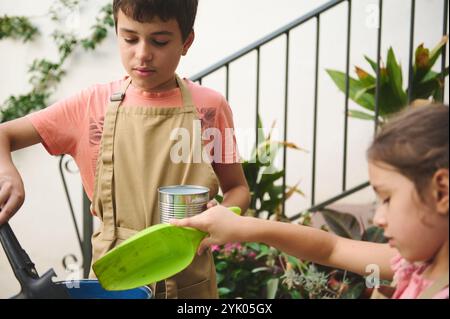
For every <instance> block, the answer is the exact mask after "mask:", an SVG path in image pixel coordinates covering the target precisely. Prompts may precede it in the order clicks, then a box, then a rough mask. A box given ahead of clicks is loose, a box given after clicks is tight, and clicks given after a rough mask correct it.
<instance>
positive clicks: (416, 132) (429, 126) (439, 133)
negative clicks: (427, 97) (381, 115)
mask: <svg viewBox="0 0 450 319" xmlns="http://www.w3.org/2000/svg"><path fill="white" fill-rule="evenodd" d="M448 120H449V109H448V106H446V105H428V106H421V107H417V108H412V107H410V108H408V110H407V111H405V112H403V113H401V114H400V115H399V116H397V117H396V118H395V119H392V120H391V121H389V122H388V123H387V124H386V125H385V126H384V127H383V128H382V129H381V131H380V133H379V134H378V136H377V137H376V138H375V140H374V142H373V143H372V145H371V147H370V148H369V150H368V152H367V156H368V159H369V161H371V162H375V163H376V162H383V163H386V164H388V165H390V166H392V167H394V168H395V169H396V170H397V171H398V172H399V173H401V174H402V175H404V176H406V177H407V178H408V179H410V180H411V181H412V182H413V183H414V185H415V188H416V190H417V192H418V194H419V196H420V198H421V199H422V200H423V201H426V196H424V194H426V189H427V187H428V186H429V182H430V181H431V178H432V177H433V175H434V173H436V171H437V170H439V169H442V168H446V169H448V162H449V160H448V152H449V148H448V144H449V143H448V139H449V135H448V134H449V133H448V129H449V127H448Z"/></svg>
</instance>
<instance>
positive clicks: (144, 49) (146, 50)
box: [136, 43, 153, 62]
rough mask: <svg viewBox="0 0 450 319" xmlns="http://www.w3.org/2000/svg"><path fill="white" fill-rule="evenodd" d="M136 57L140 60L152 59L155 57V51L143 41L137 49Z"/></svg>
mask: <svg viewBox="0 0 450 319" xmlns="http://www.w3.org/2000/svg"><path fill="white" fill-rule="evenodd" d="M136 57H137V58H138V60H139V61H140V62H146V61H151V60H152V59H153V53H152V50H151V46H150V45H148V44H147V43H142V44H141V45H139V47H138V48H137V50H136Z"/></svg>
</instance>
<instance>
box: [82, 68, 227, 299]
mask: <svg viewBox="0 0 450 319" xmlns="http://www.w3.org/2000/svg"><path fill="white" fill-rule="evenodd" d="M176 78H177V83H178V86H179V87H180V90H181V94H182V97H183V107H181V108H180V107H170V108H153V107H126V108H124V107H122V108H121V107H120V105H121V104H122V101H123V99H124V97H125V93H126V91H127V89H128V87H129V85H130V84H131V79H128V80H127V81H126V82H125V83H124V86H123V87H122V91H121V92H119V93H117V94H114V95H113V96H112V97H111V103H110V105H109V107H108V110H107V113H106V116H105V124H104V128H103V136H102V143H101V148H100V152H99V156H98V162H97V169H96V178H95V188H94V197H93V202H92V205H93V209H94V211H95V213H96V214H97V216H98V217H99V218H100V219H101V221H102V224H101V227H100V229H99V231H97V232H96V233H95V234H94V235H93V237H92V246H93V257H92V259H93V261H92V262H95V261H96V260H98V259H99V258H100V257H101V256H103V255H104V254H105V253H106V252H108V251H109V250H111V249H112V248H114V247H115V246H117V245H118V244H120V243H121V242H123V241H124V240H126V239H127V238H129V237H130V236H132V235H134V234H135V233H136V232H138V231H140V230H143V229H145V228H147V227H149V226H152V225H155V224H158V223H159V222H160V220H159V218H160V217H159V206H158V188H159V187H161V186H170V185H199V186H205V187H208V188H209V189H210V197H211V198H214V196H215V195H216V194H217V192H218V182H217V177H216V175H215V173H214V170H213V168H212V166H211V164H209V163H206V162H203V161H201V163H194V161H193V158H194V157H193V150H195V149H198V147H200V150H201V147H202V146H201V144H202V143H201V139H200V137H201V136H200V137H199V136H198V134H201V132H198V131H200V130H199V129H198V130H195V129H194V128H195V127H196V126H195V125H194V120H198V116H197V113H196V108H195V106H194V104H193V100H192V96H191V93H190V92H189V89H188V88H187V86H186V84H185V83H184V81H182V80H181V79H180V78H179V77H178V76H177V77H176ZM175 128H184V129H187V130H188V132H189V133H190V137H191V141H190V146H191V152H190V155H189V156H190V160H189V161H188V163H183V162H181V163H180V164H176V163H174V162H172V161H171V158H170V151H171V148H172V146H173V145H174V144H175V143H177V141H171V140H170V136H171V132H172V130H173V129H175ZM195 134H197V135H195ZM198 144H200V145H198ZM197 162H198V161H197ZM112 266H113V265H112ZM90 276H91V277H93V276H95V275H94V274H93V272H92V271H91V275H90ZM215 277H216V272H215V267H214V263H213V259H212V255H211V253H210V252H208V253H206V254H203V255H202V256H200V257H199V256H197V257H196V258H195V259H194V261H193V262H192V264H191V265H190V266H189V267H188V268H187V269H185V270H184V271H182V272H180V273H179V274H177V275H175V276H174V277H172V278H170V279H167V280H166V281H165V282H163V283H158V284H156V283H153V284H152V286H151V287H152V288H153V292H155V290H156V298H164V297H165V298H180V299H188V298H199V299H207V298H217V297H218V294H217V286H216V278H215Z"/></svg>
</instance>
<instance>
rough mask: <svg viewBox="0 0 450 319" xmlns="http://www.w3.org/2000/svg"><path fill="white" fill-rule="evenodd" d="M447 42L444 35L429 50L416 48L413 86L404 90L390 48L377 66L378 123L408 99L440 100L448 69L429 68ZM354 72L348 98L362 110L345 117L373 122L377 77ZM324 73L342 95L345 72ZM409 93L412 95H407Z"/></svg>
mask: <svg viewBox="0 0 450 319" xmlns="http://www.w3.org/2000/svg"><path fill="white" fill-rule="evenodd" d="M447 41H448V37H447V36H445V37H444V38H443V39H442V40H441V42H440V43H439V44H438V45H437V46H436V47H435V48H434V49H433V50H431V51H430V50H429V49H427V48H425V47H424V45H423V44H421V45H420V46H419V47H418V48H417V49H416V51H415V60H414V65H413V78H412V85H411V87H410V88H407V89H404V88H403V82H404V80H403V75H402V74H403V73H402V66H401V65H400V63H399V62H398V61H397V58H396V56H395V53H394V50H393V49H392V48H390V49H389V51H388V54H387V59H386V65H382V66H381V67H380V90H379V115H380V118H379V121H380V123H383V122H385V121H386V120H387V119H388V118H389V117H390V116H392V115H393V114H395V113H397V112H399V111H401V110H402V109H404V108H405V107H407V106H408V102H409V101H408V99H409V97H411V101H410V102H414V101H417V100H430V102H442V101H443V96H442V92H443V87H444V82H443V78H445V77H447V76H448V72H449V68H448V67H447V68H446V69H445V70H444V72H443V73H438V72H435V71H433V70H432V68H433V66H434V64H435V63H436V61H437V59H438V58H439V56H440V55H441V54H442V52H443V49H444V48H445V44H446V43H447ZM365 59H366V61H367V62H368V63H369V65H370V66H371V68H372V70H373V72H374V73H375V74H377V69H378V64H377V63H376V62H375V61H373V60H371V59H370V58H369V57H365ZM355 72H356V74H357V78H352V77H349V81H350V83H349V89H350V90H349V98H350V99H351V100H352V101H354V102H355V103H357V104H358V105H360V106H361V107H363V108H364V109H365V110H364V111H359V110H350V111H349V114H348V115H349V116H351V117H354V118H358V119H362V120H374V119H375V104H376V102H375V101H376V88H377V78H376V75H375V76H374V75H371V74H370V73H369V72H367V71H365V70H363V69H362V68H360V67H356V68H355ZM327 73H328V75H329V76H330V77H331V79H332V80H333V82H334V83H335V84H336V86H337V87H338V88H339V90H340V91H342V92H344V93H345V92H346V84H347V75H346V73H344V72H341V71H337V70H327ZM410 91H411V96H410V94H409V93H410Z"/></svg>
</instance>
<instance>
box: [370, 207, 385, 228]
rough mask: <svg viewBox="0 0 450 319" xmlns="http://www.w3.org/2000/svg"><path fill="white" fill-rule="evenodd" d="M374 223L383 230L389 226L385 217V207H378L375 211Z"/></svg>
mask: <svg viewBox="0 0 450 319" xmlns="http://www.w3.org/2000/svg"><path fill="white" fill-rule="evenodd" d="M373 223H374V224H375V225H376V226H378V227H381V228H385V227H386V225H387V220H386V217H385V215H384V209H383V207H377V209H376V211H375V216H374V217H373Z"/></svg>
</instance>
